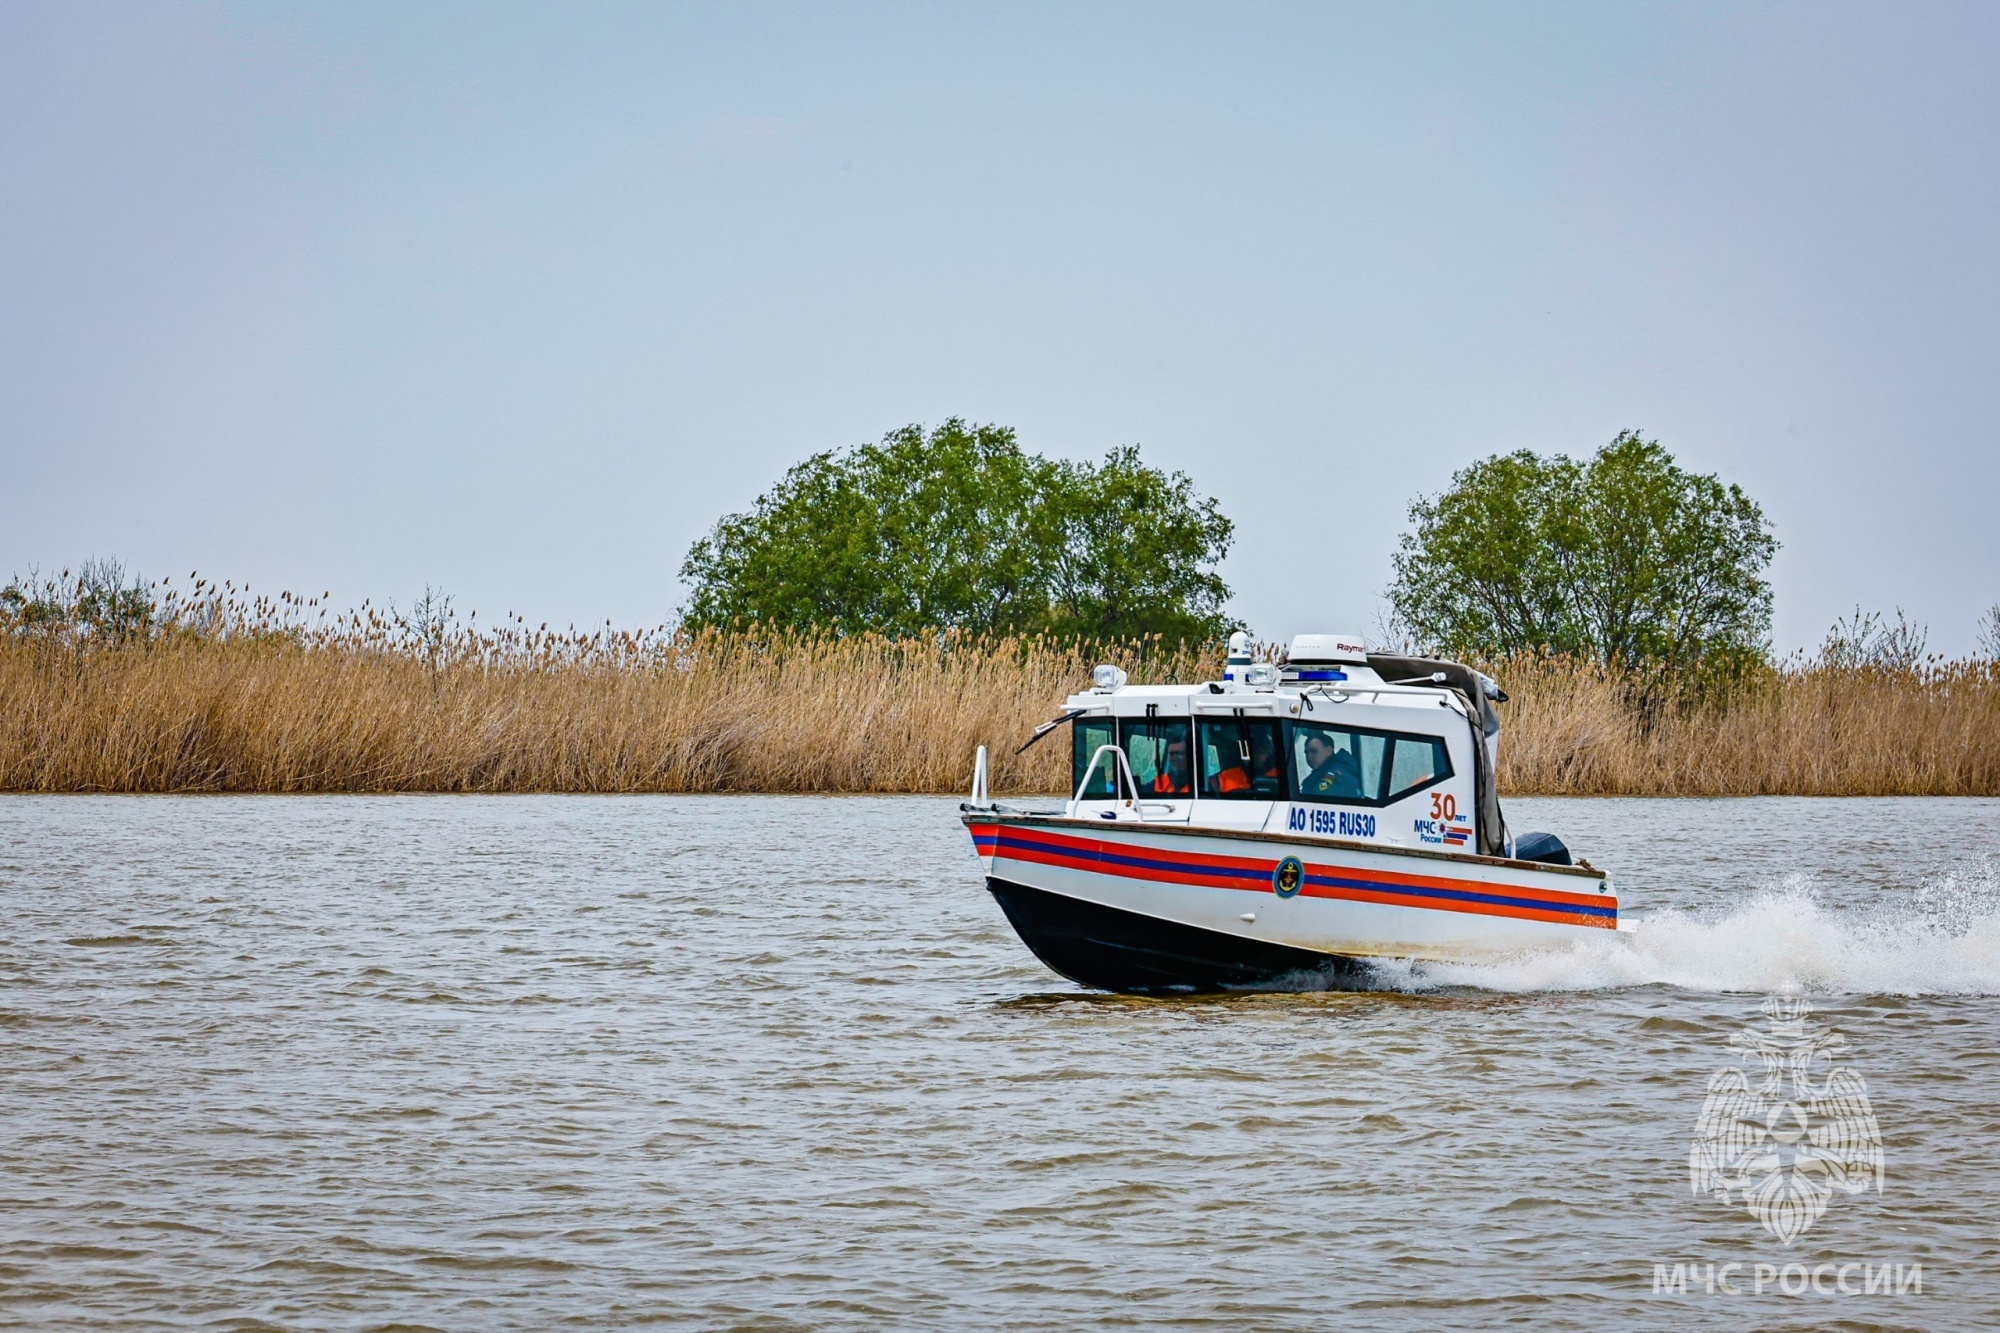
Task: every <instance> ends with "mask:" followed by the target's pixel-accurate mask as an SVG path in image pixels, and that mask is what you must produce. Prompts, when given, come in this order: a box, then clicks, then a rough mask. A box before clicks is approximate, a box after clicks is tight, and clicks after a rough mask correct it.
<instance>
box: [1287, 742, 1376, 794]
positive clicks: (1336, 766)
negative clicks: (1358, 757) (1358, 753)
mask: <svg viewBox="0 0 2000 1333" xmlns="http://www.w3.org/2000/svg"><path fill="white" fill-rule="evenodd" d="M1305 751H1306V763H1308V764H1310V765H1311V766H1312V767H1311V770H1310V771H1309V772H1307V774H1306V776H1305V779H1304V780H1303V781H1301V782H1300V783H1299V792H1300V794H1302V795H1305V796H1333V797H1343V796H1344V797H1347V798H1349V799H1355V798H1358V797H1359V796H1360V795H1361V765H1360V764H1358V763H1356V762H1355V759H1354V751H1352V750H1349V749H1343V748H1336V747H1335V745H1334V743H1333V741H1332V739H1331V738H1329V737H1328V736H1326V735H1325V734H1324V733H1322V732H1317V731H1316V732H1314V733H1313V734H1312V735H1310V736H1308V737H1306V744H1305Z"/></svg>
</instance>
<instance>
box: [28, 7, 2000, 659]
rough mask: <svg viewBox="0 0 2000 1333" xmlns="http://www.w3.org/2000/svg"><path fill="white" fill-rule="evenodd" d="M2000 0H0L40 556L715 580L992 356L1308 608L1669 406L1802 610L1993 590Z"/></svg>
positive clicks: (1796, 625)
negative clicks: (789, 512)
mask: <svg viewBox="0 0 2000 1333" xmlns="http://www.w3.org/2000/svg"><path fill="white" fill-rule="evenodd" d="M1996 149H2000V6H1996V5H1993V4H1990V3H1982V4H1976V5H1964V6H1928V5H1919V4H1910V3H1894V4H1889V3H1883V4H1878V5H1873V6H1840V5H1829V4H1812V5H1796V6H1794V5H1749V6H1717V5H1698V6H1697V5H1662V4H1646V5H1609V4H1603V3H1595V2H1593V3H1589V4H1580V5H1513V6H1507V5H1497V4H1464V5H1448V6H1422V5H1410V4H1401V3H1399V4H1394V5H1389V4H1383V5H1377V6H1366V7H1343V6H1335V5H1329V4H1313V5H1307V6H1300V7H1283V6H1261V7H1252V6H1245V5H1213V6H1203V7H1175V6H1169V5H1165V4H1157V3H1151V4H1144V5H1137V6H1131V7H1120V6H1113V5H1078V4H1074V3H1065V4H1058V5H1052V6H1048V7H1045V8H1037V7H1033V6H1030V5H1025V4H1021V3H1008V4H1004V5H1003V4H995V5H989V6H986V7H984V8H983V9H979V8H975V7H973V6H967V5H956V4H954V5H921V6H895V7H881V6H863V5H849V6H835V5H814V6H810V7H798V8H784V7H758V6H754V5H749V4H742V3H730V4H713V5H708V6H703V7H687V8H675V7H669V6H666V5H662V4H644V5H634V6H621V5H609V4H594V5H592V4H562V5H556V4H549V5H537V6H508V5H496V4H492V3H480V4H471V5H464V6H455V5H436V4H432V5H424V4H409V3H399V4H391V5H368V4H359V3H353V2H352V0H346V2H344V3H340V4H334V5H326V6H318V5H296V4H293V5H281V4H269V3H260V4H255V5H197V4H174V5H168V6H152V5H137V4H133V5H117V6H108V7H97V6H92V5H88V4H82V3H77V2H76V0H63V3H60V4H20V3H13V2H12V0H6V2H4V3H0V576H4V574H5V573H6V572H7V571H9V570H14V571H25V570H26V569H27V568H28V567H29V566H31V565H39V566H41V567H43V568H44V569H45V570H54V569H58V568H60V567H62V566H63V565H66V564H74V563H75V562H77V561H79V560H81V559H82V558H84V557H86V556H89V555H93V554H95V555H116V556H119V557H122V558H123V559H124V560H125V561H126V562H127V563H128V564H130V565H133V566H136V567H138V568H139V569H141V570H143V571H144V572H145V573H147V574H149V575H153V576H158V575H162V574H174V575H176V576H181V575H185V574H186V573H187V572H188V571H190V570H195V569H199V570H200V571H202V573H204V574H206V575H211V576H215V577H233V578H234V579H236V580H237V581H238V582H239V583H240V582H243V581H245V580H247V581H249V582H250V583H251V584H252V585H253V586H255V587H256V588H257V589H258V590H259V591H276V590H277V589H279V588H280V587H285V588H293V589H298V590H301V591H310V592H314V593H317V592H319V591H321V590H326V589H330V590H332V592H333V593H334V596H335V599H336V601H339V602H343V603H350V602H358V601H359V600H360V599H361V598H362V597H368V596H372V597H374V598H375V599H376V600H377V601H378V602H379V601H380V600H382V599H384V598H388V597H394V598H396V599H398V600H399V601H403V602H406V601H407V600H408V599H409V598H410V597H411V596H412V595H414V594H415V593H417V592H419V591H421V589H422V588H423V587H424V586H425V585H426V584H435V585H438V586H441V587H443V588H445V589H448V590H450V591H452V592H453V593H455V594H456V596H457V599H458V604H459V606H460V608H461V609H462V610H464V609H471V608H477V609H478V610H479V611H480V612H481V618H482V619H487V618H489V617H492V616H494V615H496V614H497V613H499V612H501V611H504V610H508V609H513V610H517V611H519V612H521V613H523V614H525V615H527V616H528V617H529V618H530V619H531V620H534V621H540V620H549V621H554V622H557V623H563V622H570V621H575V622H578V623H588V622H590V621H593V620H601V619H604V618H606V617H609V618H611V619H614V620H616V621H618V622H620V623H622V624H633V623H640V622H645V623H651V622H657V621H659V620H661V619H663V618H665V617H667V616H669V615H670V614H671V612H672V610H673V608H674V607H675V606H676V605H677V604H678V603H679V602H680V601H681V600H682V598H683V596H684V590H683V589H682V588H681V587H680V585H679V584H678V582H677V579H676V574H677V571H678V568H679V565H680V561H681V558H682V556H683V555H684V554H685V552H686V549H687V547H688V544H689V543H690V542H691V541H692V540H693V539H694V538H695V537H697V536H699V535H700V534H701V533H702V532H703V531H705V530H706V529H707V528H708V527H709V525H710V524H712V523H713V522H714V520H715V519H716V518H717V517H718V516H719V515H721V514H723V513H725V512H728V511H731V510H738V509H742V508H745V507H747V506H748V505H749V504H750V503H751V502H752V501H753V500H754V499H755V497H756V495H757V493H758V492H759V491H760V490H761V489H763V488H765V487H766V486H768V485H769V484H770V483H771V482H772V481H773V480H775V479H776V478H777V477H778V476H779V475H780V474H781V473H782V472H783V471H784V469H785V468H786V467H787V466H789V465H790V464H792V463H794V462H796V461H798V460H799V459H801V458H803V457H804V456H806V455H807V454H809V453H811V452H813V451H816V450H820V449H826V448H831V447H838V446H846V445H852V444H858V443H861V442H864V441H867V440H871V439H874V438H877V437H879V436H880V435H881V434H882V433H883V432H885V431H887V430H889V429H891V428H893V427H896V426H899V425H902V424H904V423H906V422H912V421H916V422H924V423H935V422H937V421H939V420H941V419H943V418H945V417H948V416H953V415H957V416H962V417H966V418H968V419H971V420H975V421H993V422H1000V423H1003V424H1006V425H1011V426H1013V427H1015V428H1016V429H1017V430H1018V431H1019V432H1020V436H1021V439H1022V442H1023V443H1024V444H1025V445H1026V446H1027V447H1028V448H1030V449H1034V450H1038V451H1041V452H1045V453H1052V454H1059V455H1066V456H1073V457H1084V456H1093V455H1101V454H1102V453H1103V452H1104V451H1105V450H1106V449H1108V448H1110V447H1112V446H1114V445H1118V444H1123V443H1128V442H1136V443H1138V444H1140V445H1141V446H1142V447H1143V450H1144V454H1145V456H1146V458H1147V459H1148V460H1149V461H1151V462H1154V463H1156V464H1160V465H1165V466H1169V467H1173V468H1180V469H1184V470H1186V471H1187V472H1189V473H1190V474H1192V475H1193V477H1194V478H1195V480H1196V482H1197V483H1198V484H1199V485H1200V486H1201V487H1202V488H1203V489H1204V490H1205V491H1207V492H1209V493H1211V494H1214V495H1216V496H1218V497H1220V499H1221V501H1222V504H1223V507H1224V510H1225V511H1226V512H1227V513H1228V514H1229V515H1230V516H1231V517H1233V518H1234V519H1235V520H1236V522H1237V524H1238V533H1239V538H1238V541H1237V544H1236V548H1235V551H1234V552H1233V554H1232V555H1231V557H1230V559H1229V561H1228V563H1227V565H1226V566H1225V569H1224V573H1225V575H1226V577H1227V578H1228V580H1229V582H1230V584H1231V586H1232V587H1234V588H1235V589H1236V597H1235V601H1234V603H1233V609H1234V611H1235V613H1236V614H1238V615H1240V616H1242V617H1244V618H1246V619H1247V620H1248V621H1249V622H1250V624H1251V626H1252V628H1253V629H1254V630H1256V631H1257V632H1258V633H1260V634H1263V635H1270V636H1286V635H1290V634H1292V633H1294V632H1297V631H1301V630H1311V629H1325V630H1358V631H1363V632H1365V631H1368V630H1369V629H1371V628H1372V627H1373V625H1374V624H1375V619H1376V611H1377V608H1378V605H1379V602H1380V594H1381V592H1382V589H1383V588H1384V587H1385V585H1386V584H1387V582H1388V579H1389V557H1390V554H1391V552H1392V551H1393V550H1394V548H1395V543H1396V539H1397V536H1398V534H1399V533H1401V532H1402V531H1403V530H1404V528H1405V526H1406V517H1405V511H1406V509H1407V507H1408V505H1409V502H1410V501H1411V499H1412V498H1413V497H1415V496H1417V495H1418V494H1421V493H1434V492H1436V491H1438V490H1439V489H1441V488H1442V487H1444V486H1445V485H1446V484H1448V482H1449V479H1450V477H1451V474H1452V472H1453V471H1454V470H1455V469H1457V468H1460V467H1463V466H1465V465H1466V464H1467V463H1469V462H1471V461H1473V460H1474V459H1477V458H1480V457H1483V456H1485V455H1488V454H1491V453H1494V452H1496V451H1501V450H1511V449H1516V448H1521V447H1524V446H1525V447H1530V448H1534V449H1537V450H1541V451H1545V452H1557V451H1561V452H1567V453H1572V454H1587V453H1589V452H1590V451H1592V450H1594V449H1595V448H1597V447H1598V446H1600V445H1602V444H1603V443H1605V442H1606V441H1607V440H1609V439H1610V438H1611V436H1612V435H1613V434H1615V433H1616V432H1617V431H1618V430H1620V429H1621V428H1625V427H1633V428H1636V429H1639V430H1641V431H1643V432H1644V433H1645V434H1647V435H1648V436H1650V437H1654V438H1657V439H1659V440H1660V441H1661V443H1663V444H1664V445H1666V446H1667V447H1668V448H1669V449H1670V450H1672V451H1673V452H1674V453H1675V454H1676V455H1677V456H1678V457H1679V458H1680V459H1681V461H1682V462H1683V463H1684V464H1686V465H1688V466H1691V467H1693V468H1696V469H1699V470H1701V471H1713V472H1717V473H1720V474H1721V475H1722V477H1723V478H1724V479H1725V480H1727V481H1733V482H1739V483H1741V484H1742V485H1743V486H1744V487H1745V488H1746V489H1747V490H1748V491H1749V492H1750V493H1751V495H1752V496H1754V497H1755V498H1756V499H1757V500H1759V501H1760V502H1761V503H1762V504H1763V505H1764V507H1765V509H1766V511H1767V512H1768V513H1769V515H1770V516H1771V518H1772V520H1773V521H1774V523H1775V526H1776V530H1777V534H1778V536H1779V538H1780V540H1781V541H1782V542H1783V543H1784V549H1783V551H1782V552H1781V554H1780V555H1779V557H1778V560H1777V563H1776V564H1775V566H1774V568H1773V572H1772V577H1773V581H1774V583H1775V586H1776V589H1777V608H1778V610H1777V642H1778V646H1779V647H1780V648H1781V649H1791V648H1795V647H1799V646H1802V645H1808V644H1815V643H1817V642H1818V640H1819V638H1820V636H1821V635H1822V634H1823V632H1824V631H1825V629H1826V626H1827V625H1828V623H1829V622H1830V621H1831V620H1832V619H1833V618H1834V617H1835V616H1837V615H1839V614H1841V613H1842V612H1844V611H1846V610H1849V609H1851V608H1852V607H1853V606H1854V605H1855V604H1856V603H1859V604H1860V605H1861V606H1863V607H1864V608H1869V609H1882V610H1887V609H1890V608H1892V607H1895V606H1898V605H1900V606H1902V607H1904V608H1906V609H1907V610H1908V611H1909V612H1910V614H1911V615H1912V616H1913V617H1914V618H1915V619H1917V620H1920V621H1923V622H1926V623H1928V624H1929V626H1930V628H1931V642H1932V646H1933V647H1934V648H1942V649H1945V650H1949V651H1954V652H1958V651H1965V650H1967V649H1969V648H1970V647H1971V646H1972V643H1973V635H1974V624H1975V621H1976V619H1977V617H1978V616H1979V614H1980V612H1981V611H1982V610H1983V609H1984V608H1985V607H1987V606H1988V605H1991V604H1992V603H1994V602H1996V601H2000V448H1996V443H2000V441H1996V431H2000V366H1996V360H2000V356H1996V354H2000V176H1997V175H1996V166H2000V162H1996Z"/></svg>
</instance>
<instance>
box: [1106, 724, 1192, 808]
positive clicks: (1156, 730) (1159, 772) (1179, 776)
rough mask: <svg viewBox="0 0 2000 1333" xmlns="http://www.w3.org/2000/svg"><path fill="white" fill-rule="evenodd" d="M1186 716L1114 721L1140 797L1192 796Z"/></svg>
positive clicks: (1188, 730)
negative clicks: (1116, 723) (1137, 785)
mask: <svg viewBox="0 0 2000 1333" xmlns="http://www.w3.org/2000/svg"><path fill="white" fill-rule="evenodd" d="M1192 730H1193V728H1192V727H1190V726H1189V725H1188V720H1187V719H1186V718H1166V717H1128V718H1124V719H1122V720H1121V721H1120V722H1119V724H1118V734H1119V736H1120V738H1121V742H1122V744H1123V745H1124V747H1125V758H1126V761H1127V762H1129V763H1130V764H1131V765H1132V777H1133V779H1134V780H1135V781H1136V782H1138V784H1139V794H1140V795H1141V796H1192V795H1194V764H1193V762H1192V758H1191V756H1190V755H1189V753H1188V751H1189V750H1190V749H1191V748H1192V747H1190V745H1189V744H1188V740H1189V733H1190V732H1191V731H1192Z"/></svg>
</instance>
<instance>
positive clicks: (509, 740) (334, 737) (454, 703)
mask: <svg viewBox="0 0 2000 1333" xmlns="http://www.w3.org/2000/svg"><path fill="white" fill-rule="evenodd" d="M489 647H490V645H489ZM464 649H465V645H464V643H462V642H461V643H459V644H457V645H452V646H447V647H446V648H445V649H443V650H441V651H438V652H433V653H426V652H423V651H420V650H413V649H409V648H401V649H398V648H391V647H388V646H384V645H381V644H373V645H370V644H363V643H355V642H345V643H342V642H333V643H328V642H320V643H318V644H316V645H313V646H304V645H301V644H300V643H298V642H295V641H291V640H288V639H286V638H284V637H283V636H270V635H267V636H262V637H257V636H241V637H235V638H220V639H218V638H213V637H201V636H191V635H189V636H179V637H168V638H164V639H160V640H156V641H153V642H150V643H143V644H133V645H126V646H121V647H93V648H78V647H76V646H75V645H51V644H47V643H43V644H34V643H26V642H22V641H20V640H18V639H17V640H14V641H7V640H0V790H12V791H153V792H174V791H180V792H194V791H208V792H231V791H233V792H252V791H254V792H326V791H439V792H520V791H552V792H640V791H652V792H708V791H767V792H935V791H956V790H962V789H964V788H965V787H966V786H967V785H968V784H969V782H970V780H971V775H972V754H973V749H974V747H975V746H978V745H981V744H984V745H986V746H988V747H989V749H990V750H991V752H992V754H993V783H994V786H995V789H996V790H1010V791H1022V790H1053V789H1055V788H1058V787H1061V786H1062V785H1063V783H1064V781H1065V780H1066V778H1067V775H1068V766H1069V756H1068V751H1067V749H1066V747H1065V746H1064V745H1062V744H1061V743H1060V742H1059V741H1054V742H1051V743H1049V744H1045V745H1041V746H1038V747H1036V748H1035V749H1032V750H1030V751H1029V752H1028V753H1027V754H1026V755H1025V756H1022V757H1019V758H1016V757H1015V756H1014V755H1013V750H1014V748H1015V747H1016V746H1017V745H1018V744H1020V742H1021V741H1022V740H1023V739H1024V738H1025V737H1026V736H1027V735H1028V734H1029V733H1030V732H1031V731H1032V729H1033V727H1034V726H1035V724H1036V723H1038V722H1042V721H1045V720H1047V719H1048V718H1049V717H1050V716H1051V715H1052V713H1053V711H1054V710H1055V708H1056V707H1057V706H1058V705H1059V704H1060V703H1061V700H1062V698H1063V696H1064V695H1066V694H1068V693H1070V692H1071V691H1072V690H1074V689H1076V688H1078V686H1079V683H1080V682H1087V681H1088V678H1089V671H1090V667H1091V665H1092V663H1093V662H1095V661H1097V660H1099V659H1098V657H1097V656H1096V655H1094V654H1092V655H1086V654H1085V653H1084V652H1083V651H1082V650H1081V649H1080V648H1079V647H1078V646H1076V645H1074V644H1061V643H1048V642H1042V641H1039V640H1027V641H1019V640H1003V641H998V642H992V643H972V642H965V641H961V640H958V639H954V638H946V639H944V640H943V641H941V642H937V643H930V644H919V643H908V642H890V641H885V640H883V639H880V638H877V637H874V636H869V635H862V636H854V637H849V638H830V637H810V636H802V637H787V638H777V639H769V638H748V637H728V636H722V635H714V634H709V635H703V636H694V637H686V638H682V637H677V636H659V637H656V638H653V639H650V640H646V641H643V642H642V641H639V640H635V639H631V638H625V639H623V641H622V642H621V641H619V639H618V638H617V637H614V638H613V639H612V640H610V641H608V642H605V641H600V642H597V643H596V644H594V645H592V646H587V647H585V648H583V649H581V650H578V649H577V647H576V645H575V644H571V645H570V646H569V649H568V650H566V651H543V652H538V653H523V652H514V653H504V652H503V653H492V652H486V653H480V652H472V651H465V650H464ZM1149 649H1152V646H1151V645H1144V644H1140V645H1128V646H1127V647H1126V648H1125V649H1123V650H1121V651H1119V652H1116V653H1114V654H1113V656H1114V657H1118V658H1122V659H1124V660H1125V661H1126V663H1127V665H1129V666H1130V667H1131V668H1132V669H1133V671H1134V674H1135V676H1142V677H1143V676H1150V677H1151V678H1153V679H1193V678H1198V677H1201V676H1211V675H1213V674H1214V673H1215V672H1216V671H1217V670H1219V669H1220V662H1219V661H1210V660H1207V659H1206V658H1204V657H1203V656H1202V655H1200V654H1182V653H1176V652H1170V651H1159V650H1157V649H1152V650H1151V651H1148V650H1149ZM496 659H497V660H496Z"/></svg>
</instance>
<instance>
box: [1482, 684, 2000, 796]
mask: <svg viewBox="0 0 2000 1333" xmlns="http://www.w3.org/2000/svg"><path fill="white" fill-rule="evenodd" d="M1488 669H1489V670H1490V671H1492V672H1494V673H1496V674H1497V675H1499V677H1500V678H1501V680H1502V683H1503V684H1504V686H1505V687H1506V689H1507V691H1508V693H1509V695H1510V696H1511V700H1512V701H1511V702H1510V703H1508V704H1506V705H1504V706H1503V707H1502V710H1501V713H1502V717H1503V719H1504V720H1505V723H1506V728H1507V730H1506V733H1505V735H1504V736H1503V737H1502V745H1501V752H1500V766H1499V770H1500V785H1501V790H1502V791H1504V792H1515V793H1519V794H1523V795H1550V796H1555V795H1576V796H1756V795H1795V796H1995V795H2000V665H1996V664H1995V663H1992V662H1983V661H1958V662H1942V661H1932V662H1929V663H1926V664H1920V665H1914V666H1904V667H1877V666H1837V665H1828V664H1827V663H1825V662H1823V661H1813V660H1804V659H1795V660H1793V661H1791V662H1788V663H1785V664H1783V665H1781V666H1779V667H1775V668H1771V669H1769V670H1766V671H1763V672H1760V673H1758V674H1756V675H1753V676H1752V677H1751V678H1750V679H1748V680H1747V681H1744V682H1742V683H1740V684H1739V685H1737V686H1736V687H1735V688H1733V689H1731V690H1729V691H1727V692H1726V693H1724V694H1721V695H1720V696H1719V697H1714V698H1710V699H1706V700H1702V701H1697V702H1693V703H1684V702H1681V701H1677V700H1674V699H1673V698H1671V697H1668V698H1667V699H1666V700H1665V701H1664V702H1663V704H1662V705H1661V706H1659V707H1657V708H1654V709H1649V710H1641V709H1640V708H1638V707H1635V706H1634V705H1633V703H1632V702H1631V701H1632V700H1633V699H1634V697H1635V696H1637V695H1639V694H1640V693H1641V691H1640V689H1639V688H1638V685H1637V683H1636V682H1634V681H1633V680H1632V679H1631V678H1629V677H1627V676H1625V675H1623V674H1622V673H1619V672H1617V671H1614V670H1609V669H1606V668H1603V667H1600V666H1594V665H1591V664H1586V663H1577V662H1570V661H1563V660H1556V659H1532V658H1531V659H1525V660H1515V661H1510V662H1501V663H1495V664H1491V665H1490V666H1489V667H1488Z"/></svg>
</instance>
